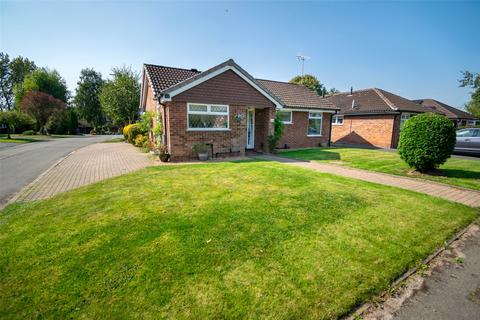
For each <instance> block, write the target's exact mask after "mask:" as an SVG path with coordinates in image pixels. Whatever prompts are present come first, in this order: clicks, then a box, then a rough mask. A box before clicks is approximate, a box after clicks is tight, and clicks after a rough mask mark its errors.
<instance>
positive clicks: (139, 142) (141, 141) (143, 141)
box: [135, 134, 148, 148]
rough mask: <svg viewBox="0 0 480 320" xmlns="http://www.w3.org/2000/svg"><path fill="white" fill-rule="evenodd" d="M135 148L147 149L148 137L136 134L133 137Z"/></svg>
mask: <svg viewBox="0 0 480 320" xmlns="http://www.w3.org/2000/svg"><path fill="white" fill-rule="evenodd" d="M135 146H136V147H139V148H147V147H148V137H147V136H144V135H143V134H138V135H137V136H136V137H135Z"/></svg>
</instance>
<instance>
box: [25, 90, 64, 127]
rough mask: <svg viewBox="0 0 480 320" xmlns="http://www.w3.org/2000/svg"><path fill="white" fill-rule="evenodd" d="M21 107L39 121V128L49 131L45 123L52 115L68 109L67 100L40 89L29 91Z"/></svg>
mask: <svg viewBox="0 0 480 320" xmlns="http://www.w3.org/2000/svg"><path fill="white" fill-rule="evenodd" d="M20 109H21V110H22V111H23V112H25V113H26V114H28V115H30V116H31V117H32V118H34V119H35V120H36V121H37V129H38V131H39V132H41V133H45V134H46V133H47V132H46V128H45V125H46V124H47V122H48V121H49V120H50V117H52V116H53V115H55V114H56V113H58V112H64V111H65V110H66V106H65V102H64V101H62V100H60V99H57V98H55V97H53V96H52V95H49V94H47V93H45V92H40V91H29V92H28V93H27V94H25V96H24V97H23V99H22V102H21V104H20Z"/></svg>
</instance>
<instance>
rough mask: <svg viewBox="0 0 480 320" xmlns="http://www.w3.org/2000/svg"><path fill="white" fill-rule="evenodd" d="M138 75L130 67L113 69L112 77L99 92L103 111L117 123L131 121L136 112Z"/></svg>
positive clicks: (138, 91) (123, 123)
mask: <svg viewBox="0 0 480 320" xmlns="http://www.w3.org/2000/svg"><path fill="white" fill-rule="evenodd" d="M138 80H139V76H138V74H137V73H135V72H133V71H132V70H131V69H130V68H126V67H123V68H115V69H113V79H111V80H108V81H107V82H106V83H105V84H104V85H103V87H102V90H101V93H100V104H101V106H102V109H103V110H104V112H105V113H106V114H107V115H108V116H109V117H111V118H112V120H113V121H114V122H115V124H117V125H122V126H123V125H125V124H128V123H133V122H134V121H135V118H136V116H137V113H138V99H139V96H140V83H139V82H138Z"/></svg>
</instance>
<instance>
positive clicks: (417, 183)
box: [258, 155, 480, 207]
mask: <svg viewBox="0 0 480 320" xmlns="http://www.w3.org/2000/svg"><path fill="white" fill-rule="evenodd" d="M258 158H261V159H265V160H271V161H277V162H281V163H285V164H288V165H294V166H297V167H303V168H308V169H313V170H317V171H320V172H324V173H332V174H336V175H340V176H344V177H349V178H354V179H359V180H364V181H369V182H374V183H379V184H383V185H387V186H392V187H398V188H402V189H408V190H412V191H416V192H421V193H425V194H428V195H431V196H434V197H440V198H443V199H447V200H450V201H454V202H459V203H463V204H466V205H468V206H471V207H480V191H475V190H468V189H463V188H458V187H453V186H449V185H446V184H442V183H437V182H432V181H426V180H420V179H414V178H408V177H400V176H394V175H390V174H385V173H379V172H372V171H367V170H361V169H354V168H348V167H344V166H340V165H335V164H327V163H316V162H309V161H302V160H295V159H290V158H283V157H277V156H272V155H262V156H259V157H258Z"/></svg>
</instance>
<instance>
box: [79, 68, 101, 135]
mask: <svg viewBox="0 0 480 320" xmlns="http://www.w3.org/2000/svg"><path fill="white" fill-rule="evenodd" d="M103 83H104V81H103V79H102V75H101V74H100V73H99V72H96V71H95V70H93V69H88V68H87V69H83V70H82V71H80V80H79V81H78V82H77V85H78V86H77V89H76V92H75V98H74V103H75V106H76V108H77V111H78V115H79V116H80V117H81V118H83V119H85V120H87V121H88V122H89V123H91V124H92V125H93V127H94V128H98V127H99V126H102V125H104V124H105V115H104V114H103V111H102V108H101V105H100V92H101V90H102V86H103Z"/></svg>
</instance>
